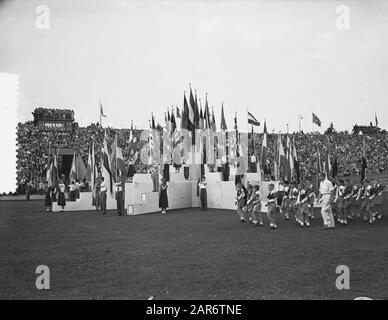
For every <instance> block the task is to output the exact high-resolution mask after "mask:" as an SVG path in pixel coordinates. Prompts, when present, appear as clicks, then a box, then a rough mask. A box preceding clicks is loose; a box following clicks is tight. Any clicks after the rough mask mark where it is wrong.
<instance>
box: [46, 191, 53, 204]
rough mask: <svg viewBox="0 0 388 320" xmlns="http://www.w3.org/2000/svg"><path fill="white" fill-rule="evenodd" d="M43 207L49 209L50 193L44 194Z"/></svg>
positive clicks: (50, 202)
mask: <svg viewBox="0 0 388 320" xmlns="http://www.w3.org/2000/svg"><path fill="white" fill-rule="evenodd" d="M44 205H45V206H46V207H51V205H52V201H51V191H50V192H46V197H45V198H44Z"/></svg>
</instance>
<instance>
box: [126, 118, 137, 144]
mask: <svg viewBox="0 0 388 320" xmlns="http://www.w3.org/2000/svg"><path fill="white" fill-rule="evenodd" d="M127 142H128V143H131V142H133V143H136V137H134V136H133V120H132V121H131V131H129V140H128V141H127Z"/></svg>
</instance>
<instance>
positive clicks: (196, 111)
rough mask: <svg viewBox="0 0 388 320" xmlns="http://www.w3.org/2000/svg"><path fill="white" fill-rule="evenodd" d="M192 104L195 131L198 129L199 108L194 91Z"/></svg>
mask: <svg viewBox="0 0 388 320" xmlns="http://www.w3.org/2000/svg"><path fill="white" fill-rule="evenodd" d="M194 104H195V113H194V126H195V128H196V129H198V128H199V126H200V124H199V120H200V119H199V116H200V115H199V108H198V100H197V90H195V101H194Z"/></svg>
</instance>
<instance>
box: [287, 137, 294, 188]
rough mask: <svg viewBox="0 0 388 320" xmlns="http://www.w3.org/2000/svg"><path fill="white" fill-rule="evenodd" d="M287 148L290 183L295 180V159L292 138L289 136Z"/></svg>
mask: <svg viewBox="0 0 388 320" xmlns="http://www.w3.org/2000/svg"><path fill="white" fill-rule="evenodd" d="M286 147H287V160H288V163H289V166H290V181H293V180H294V174H293V173H294V158H293V155H292V143H291V138H290V136H289V135H288V134H287V143H286Z"/></svg>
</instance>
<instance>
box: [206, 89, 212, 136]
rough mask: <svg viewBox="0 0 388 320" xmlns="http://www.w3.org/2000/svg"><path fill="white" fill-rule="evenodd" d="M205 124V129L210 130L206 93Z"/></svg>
mask: <svg viewBox="0 0 388 320" xmlns="http://www.w3.org/2000/svg"><path fill="white" fill-rule="evenodd" d="M205 99H206V100H205V122H206V129H211V122H210V110H209V103H208V101H207V92H206V98H205Z"/></svg>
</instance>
